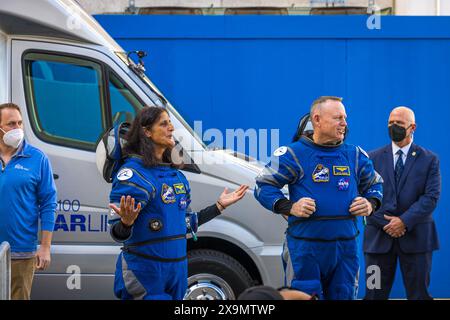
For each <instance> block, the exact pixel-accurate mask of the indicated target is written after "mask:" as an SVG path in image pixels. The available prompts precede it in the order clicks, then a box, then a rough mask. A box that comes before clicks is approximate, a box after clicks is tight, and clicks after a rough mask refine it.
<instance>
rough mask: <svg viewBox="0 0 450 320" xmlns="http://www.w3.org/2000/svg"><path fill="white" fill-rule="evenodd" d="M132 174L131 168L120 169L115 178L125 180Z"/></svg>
mask: <svg viewBox="0 0 450 320" xmlns="http://www.w3.org/2000/svg"><path fill="white" fill-rule="evenodd" d="M132 176H133V171H132V170H131V169H126V168H125V169H122V170H120V171H119V173H118V174H117V179H118V180H119V181H125V180H128V179H130V178H131V177H132Z"/></svg>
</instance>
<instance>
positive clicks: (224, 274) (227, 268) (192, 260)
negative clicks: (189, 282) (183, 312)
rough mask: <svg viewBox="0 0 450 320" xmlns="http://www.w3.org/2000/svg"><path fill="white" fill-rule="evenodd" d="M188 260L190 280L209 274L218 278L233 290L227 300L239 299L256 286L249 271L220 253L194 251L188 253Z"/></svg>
mask: <svg viewBox="0 0 450 320" xmlns="http://www.w3.org/2000/svg"><path fill="white" fill-rule="evenodd" d="M188 259H189V260H188V277H189V279H192V277H193V276H196V275H199V276H200V277H201V276H203V275H208V274H209V275H213V276H216V277H218V279H221V280H223V281H224V282H225V283H226V284H227V285H228V286H229V288H231V290H232V294H231V295H226V299H229V300H233V299H237V297H238V296H239V295H240V294H241V293H242V292H243V291H244V290H245V289H247V288H248V287H251V286H253V285H254V281H253V279H252V277H251V276H250V274H249V273H248V271H247V270H246V269H245V268H244V267H243V266H242V265H241V264H240V263H239V262H238V261H237V260H236V259H234V258H233V257H231V256H229V255H227V254H225V253H222V252H220V251H216V250H208V249H197V250H192V251H189V252H188ZM203 277H204V276H203ZM211 278H212V277H211ZM188 292H189V288H188Z"/></svg>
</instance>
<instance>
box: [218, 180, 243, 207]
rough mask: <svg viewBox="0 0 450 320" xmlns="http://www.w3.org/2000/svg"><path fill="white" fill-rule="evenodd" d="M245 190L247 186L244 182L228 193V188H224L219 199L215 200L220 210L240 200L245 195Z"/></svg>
mask: <svg viewBox="0 0 450 320" xmlns="http://www.w3.org/2000/svg"><path fill="white" fill-rule="evenodd" d="M247 190H248V186H246V185H244V184H242V185H241V186H240V187H239V188H238V189H236V190H234V191H233V192H230V193H228V188H225V190H224V191H223V192H222V194H221V195H220V197H219V200H218V201H217V204H218V207H219V209H220V210H221V211H222V210H224V209H225V208H227V207H229V206H231V205H232V204H233V203H236V202H238V201H239V200H241V199H242V198H243V197H244V196H245V193H246V192H247ZM221 207H222V208H221Z"/></svg>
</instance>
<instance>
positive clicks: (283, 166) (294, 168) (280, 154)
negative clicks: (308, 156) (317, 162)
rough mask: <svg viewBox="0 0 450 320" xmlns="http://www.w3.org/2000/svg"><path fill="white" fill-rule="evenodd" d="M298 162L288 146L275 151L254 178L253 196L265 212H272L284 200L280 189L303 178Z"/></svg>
mask: <svg viewBox="0 0 450 320" xmlns="http://www.w3.org/2000/svg"><path fill="white" fill-rule="evenodd" d="M303 175H304V172H303V168H302V166H301V165H300V162H299V160H298V158H297V156H296V154H295V152H294V151H293V149H292V148H291V147H290V146H287V147H286V146H285V147H280V148H278V149H277V150H275V152H274V154H273V156H272V158H271V160H270V162H269V163H268V164H267V165H266V166H265V168H264V169H263V170H262V171H261V173H260V174H259V175H258V176H257V177H256V187H255V191H254V196H255V198H256V200H258V201H259V203H261V205H262V206H263V207H264V208H266V209H267V210H270V211H274V208H275V204H276V202H277V201H279V200H281V199H286V197H285V196H284V194H283V192H281V189H282V188H283V187H284V186H285V185H286V184H293V183H295V182H297V181H298V180H300V179H301V178H303Z"/></svg>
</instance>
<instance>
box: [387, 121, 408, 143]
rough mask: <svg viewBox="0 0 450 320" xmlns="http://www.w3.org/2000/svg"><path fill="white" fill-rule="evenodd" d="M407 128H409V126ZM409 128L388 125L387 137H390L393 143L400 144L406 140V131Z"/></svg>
mask: <svg viewBox="0 0 450 320" xmlns="http://www.w3.org/2000/svg"><path fill="white" fill-rule="evenodd" d="M409 127H411V125H410V126H409ZM409 127H408V128H403V127H400V126H399V125H397V124H393V125H390V126H389V127H388V130H389V137H391V140H392V141H394V142H400V141H402V140H403V139H405V138H406V130H408V129H409Z"/></svg>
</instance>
